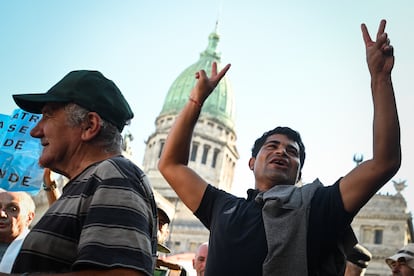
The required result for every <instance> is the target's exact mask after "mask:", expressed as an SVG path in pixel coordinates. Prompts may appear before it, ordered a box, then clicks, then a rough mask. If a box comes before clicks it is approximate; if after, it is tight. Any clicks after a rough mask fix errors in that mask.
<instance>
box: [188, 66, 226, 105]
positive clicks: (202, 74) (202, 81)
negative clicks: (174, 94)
mask: <svg viewBox="0 0 414 276" xmlns="http://www.w3.org/2000/svg"><path fill="white" fill-rule="evenodd" d="M229 68H230V64H227V65H226V66H225V67H224V68H223V69H222V70H221V71H220V72H218V73H217V63H216V62H213V64H212V65H211V76H210V77H208V76H207V73H206V71H204V70H200V71H198V72H196V74H195V77H196V79H197V80H198V81H197V83H196V85H195V87H194V88H193V90H191V94H190V98H191V99H192V100H194V101H196V102H197V103H199V104H200V105H202V104H203V103H204V101H205V100H206V99H207V97H208V96H209V95H210V94H211V92H213V90H214V88H216V86H217V84H218V83H219V82H220V80H221V79H222V78H223V77H224V75H225V74H226V73H227V71H228V70H229Z"/></svg>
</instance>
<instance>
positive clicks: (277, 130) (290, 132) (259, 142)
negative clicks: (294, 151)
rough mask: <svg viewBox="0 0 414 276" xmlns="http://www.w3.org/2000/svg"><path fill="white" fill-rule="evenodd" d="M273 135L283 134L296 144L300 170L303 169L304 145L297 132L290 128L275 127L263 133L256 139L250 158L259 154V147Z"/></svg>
mask: <svg viewBox="0 0 414 276" xmlns="http://www.w3.org/2000/svg"><path fill="white" fill-rule="evenodd" d="M274 134H283V135H286V137H288V138H289V139H291V140H293V141H295V142H296V143H298V146H299V159H300V168H301V169H302V168H303V165H304V163H305V156H306V154H305V145H304V144H303V142H302V138H301V137H300V134H299V132H297V131H295V130H293V129H291V128H290V127H280V126H278V127H276V128H274V129H272V130H269V131H266V132H265V133H263V135H262V136H261V137H260V138H258V139H257V140H256V141H255V142H254V145H253V148H252V157H256V156H257V154H258V153H259V151H260V149H261V147H262V146H263V144H264V143H265V142H266V139H267V137H269V136H271V135H274Z"/></svg>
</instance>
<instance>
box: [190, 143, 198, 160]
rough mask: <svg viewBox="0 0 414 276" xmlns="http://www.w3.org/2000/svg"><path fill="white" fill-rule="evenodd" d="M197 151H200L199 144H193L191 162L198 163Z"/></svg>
mask: <svg viewBox="0 0 414 276" xmlns="http://www.w3.org/2000/svg"><path fill="white" fill-rule="evenodd" d="M197 150H198V144H197V143H193V146H192V149H191V155H190V161H196V159H197Z"/></svg>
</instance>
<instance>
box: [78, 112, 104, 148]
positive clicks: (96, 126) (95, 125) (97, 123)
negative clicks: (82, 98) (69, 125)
mask: <svg viewBox="0 0 414 276" xmlns="http://www.w3.org/2000/svg"><path fill="white" fill-rule="evenodd" d="M101 120H102V119H101V117H100V116H99V115H98V113H96V112H89V113H88V119H87V121H86V122H83V123H82V139H83V140H84V141H89V140H92V139H93V138H94V137H95V136H96V135H98V133H99V131H100V130H101Z"/></svg>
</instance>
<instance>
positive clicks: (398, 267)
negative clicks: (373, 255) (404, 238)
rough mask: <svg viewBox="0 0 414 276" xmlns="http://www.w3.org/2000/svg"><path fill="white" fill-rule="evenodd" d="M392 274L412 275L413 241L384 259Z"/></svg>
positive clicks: (400, 275) (413, 261)
mask: <svg viewBox="0 0 414 276" xmlns="http://www.w3.org/2000/svg"><path fill="white" fill-rule="evenodd" d="M385 262H386V263H387V264H388V265H389V267H390V269H391V271H392V275H393V276H397V275H398V276H414V243H409V244H407V245H405V246H403V247H402V248H401V249H400V250H398V251H397V253H396V254H394V255H392V256H390V257H388V258H386V259H385Z"/></svg>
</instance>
